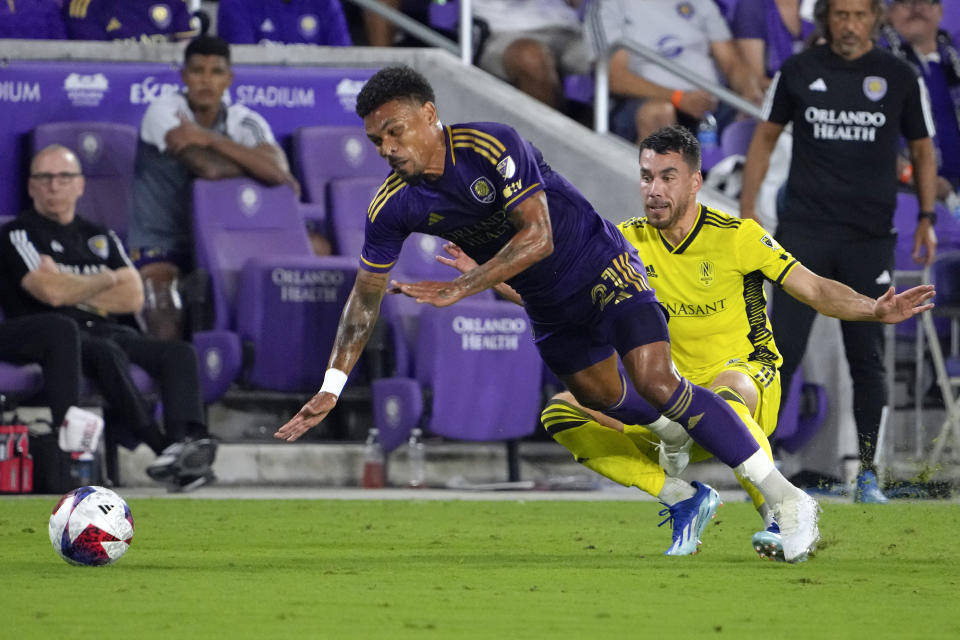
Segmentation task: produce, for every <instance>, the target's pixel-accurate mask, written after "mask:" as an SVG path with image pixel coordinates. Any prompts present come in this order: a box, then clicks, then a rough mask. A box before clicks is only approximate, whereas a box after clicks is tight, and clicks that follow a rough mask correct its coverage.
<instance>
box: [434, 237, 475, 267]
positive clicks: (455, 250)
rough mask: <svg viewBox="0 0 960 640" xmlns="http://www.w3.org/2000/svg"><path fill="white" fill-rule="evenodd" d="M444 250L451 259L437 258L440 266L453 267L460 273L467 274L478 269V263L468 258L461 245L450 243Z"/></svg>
mask: <svg viewBox="0 0 960 640" xmlns="http://www.w3.org/2000/svg"><path fill="white" fill-rule="evenodd" d="M443 250H444V251H446V252H447V255H449V256H450V257H449V258H448V257H447V256H437V262H439V263H440V264H445V265H447V266H448V267H453V268H454V269H456V270H457V271H459V272H460V273H466V272H467V271H472V270H473V269H476V268H477V261H476V260H474V259H473V258H471V257H470V256H468V255H467V254H466V253H465V252H464V250H463V249H461V248H460V246H459V245H457V244H455V243H453V242H448V243H446V244H445V245H443Z"/></svg>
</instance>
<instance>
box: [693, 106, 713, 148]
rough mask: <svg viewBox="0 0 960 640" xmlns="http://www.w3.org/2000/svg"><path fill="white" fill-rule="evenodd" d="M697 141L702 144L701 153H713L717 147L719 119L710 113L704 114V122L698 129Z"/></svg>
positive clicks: (702, 121) (701, 122)
mask: <svg viewBox="0 0 960 640" xmlns="http://www.w3.org/2000/svg"><path fill="white" fill-rule="evenodd" d="M697 141H699V142H700V149H701V151H703V150H707V151H711V150H713V149H715V148H716V147H717V142H718V140H717V119H716V118H715V117H714V116H713V114H712V113H710V112H709V111H707V112H706V113H705V114H703V120H701V121H700V126H699V127H698V128H697Z"/></svg>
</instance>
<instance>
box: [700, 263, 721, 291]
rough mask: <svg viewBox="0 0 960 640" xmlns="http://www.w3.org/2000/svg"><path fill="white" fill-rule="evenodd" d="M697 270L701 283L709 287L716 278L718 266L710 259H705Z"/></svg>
mask: <svg viewBox="0 0 960 640" xmlns="http://www.w3.org/2000/svg"><path fill="white" fill-rule="evenodd" d="M697 272H698V273H697V278H698V279H699V280H700V284H702V285H703V286H705V287H709V286H710V285H712V284H713V281H714V279H715V278H716V273H717V268H716V267H715V266H714V265H713V263H712V262H710V261H709V260H704V261H703V262H701V263H700V266H699V267H698V268H697Z"/></svg>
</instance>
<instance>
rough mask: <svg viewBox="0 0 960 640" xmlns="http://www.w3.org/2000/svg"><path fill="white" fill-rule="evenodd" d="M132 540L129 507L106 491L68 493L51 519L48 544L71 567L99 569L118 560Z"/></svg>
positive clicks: (86, 488)
mask: <svg viewBox="0 0 960 640" xmlns="http://www.w3.org/2000/svg"><path fill="white" fill-rule="evenodd" d="M132 539H133V516H132V515H131V514H130V507H129V506H127V503H126V502H125V501H124V499H123V498H121V497H120V496H119V495H117V494H116V493H115V492H113V491H111V490H110V489H107V488H105V487H80V488H79V489H74V490H73V491H71V492H70V493H67V494H66V495H64V496H63V497H62V498H60V502H58V503H57V506H56V507H54V508H53V513H52V514H51V516H50V542H51V543H53V548H54V549H56V551H57V553H59V554H60V557H61V558H63V559H64V560H66V561H67V562H69V563H70V564H77V565H86V566H89V567H99V566H102V565H106V564H111V563H113V562H116V561H117V560H119V559H120V557H121V556H123V554H125V553H126V552H127V549H129V548H130V541H131V540H132Z"/></svg>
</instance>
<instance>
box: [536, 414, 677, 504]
mask: <svg viewBox="0 0 960 640" xmlns="http://www.w3.org/2000/svg"><path fill="white" fill-rule="evenodd" d="M540 420H541V421H542V422H543V426H544V428H545V429H546V430H547V433H549V434H550V435H551V436H552V437H553V439H554V440H556V441H557V442H559V443H560V444H561V445H563V446H564V447H566V448H567V449H568V450H569V451H570V452H571V453H572V454H573V456H574V458H575V459H576V460H577V462H579V463H580V464H582V465H583V466H585V467H587V468H588V469H592V470H593V471H596V472H597V473H599V474H600V475H602V476H604V477H606V478H610V479H611V480H613V481H614V482H616V483H619V484H622V485H623V486H625V487H637V488H638V489H640V490H642V491H646V492H647V493H649V494H650V495H652V496H656V495H658V494H659V493H660V490H661V489H662V488H663V479H664V474H663V469H661V468H660V465H659V463H658V462H657V458H656V453H654V455H653V457H652V458H651V457H650V456H649V455H647V454H645V453H644V452H643V451H641V450H640V448H638V447H637V445H636V444H635V443H634V441H633V440H632V439H631V438H630V437H628V436H627V435H624V434H623V433H620V432H619V431H616V430H614V429H610V428H608V427H605V426H603V425H601V424H599V423H598V422H596V421H594V420H591V419H590V416H588V415H587V414H586V413H584V412H583V411H581V410H580V409H579V408H577V407H575V406H573V405H571V404H569V403H566V402H564V401H562V400H553V401H551V402H550V403H548V404H547V406H546V407H545V408H544V410H543V412H542V413H541V414H540Z"/></svg>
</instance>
